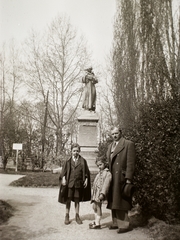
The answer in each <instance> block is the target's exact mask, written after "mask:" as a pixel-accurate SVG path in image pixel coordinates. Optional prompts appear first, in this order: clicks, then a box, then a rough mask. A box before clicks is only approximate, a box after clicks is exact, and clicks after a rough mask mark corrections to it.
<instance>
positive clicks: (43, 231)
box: [0, 174, 152, 240]
mask: <svg viewBox="0 0 180 240" xmlns="http://www.w3.org/2000/svg"><path fill="white" fill-rule="evenodd" d="M20 177H22V176H21V175H10V174H0V198H1V200H4V201H6V202H8V203H9V204H10V205H11V206H12V207H14V208H15V212H14V216H12V217H11V218H10V219H9V220H8V222H7V223H5V224H3V225H0V239H1V240H7V239H8V240H10V239H13V240H25V239H26V240H57V239H61V240H92V239H93V240H101V239H102V240H109V239H113V240H116V239H118V240H119V239H123V240H152V238H150V237H148V236H147V234H146V231H145V230H144V229H143V228H136V229H134V230H133V231H131V232H128V233H124V234H117V233H116V230H109V229H108V227H107V226H108V225H109V224H111V215H110V211H109V210H108V209H106V206H105V205H103V219H102V229H100V230H92V229H89V223H90V222H91V221H92V220H93V217H94V215H93V211H92V205H91V204H90V202H84V203H81V205H80V216H81V219H82V220H83V224H82V225H78V224H77V223H76V222H75V220H74V216H75V212H74V204H72V206H71V212H70V219H71V220H72V222H71V224H70V225H64V216H65V205H62V204H60V203H58V201H57V196H58V191H59V190H58V188H23V187H12V186H9V184H10V183H11V182H12V181H14V180H17V179H18V178H20Z"/></svg>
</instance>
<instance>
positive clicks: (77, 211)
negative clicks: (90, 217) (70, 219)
mask: <svg viewBox="0 0 180 240" xmlns="http://www.w3.org/2000/svg"><path fill="white" fill-rule="evenodd" d="M74 206H75V211H76V217H75V218H76V222H77V223H78V224H82V221H81V219H80V217H79V207H80V204H79V200H76V199H75V201H74Z"/></svg>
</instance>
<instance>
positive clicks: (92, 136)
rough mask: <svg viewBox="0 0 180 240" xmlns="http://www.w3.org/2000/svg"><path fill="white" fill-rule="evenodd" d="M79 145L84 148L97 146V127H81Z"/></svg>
mask: <svg viewBox="0 0 180 240" xmlns="http://www.w3.org/2000/svg"><path fill="white" fill-rule="evenodd" d="M79 144H80V146H84V147H88V146H89V147H90V146H91V147H92V146H95V147H96V146H97V127H96V126H93V125H80V126H79Z"/></svg>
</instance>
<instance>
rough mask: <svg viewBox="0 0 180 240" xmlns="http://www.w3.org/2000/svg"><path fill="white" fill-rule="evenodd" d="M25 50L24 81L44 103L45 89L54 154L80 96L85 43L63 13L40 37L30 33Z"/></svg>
mask: <svg viewBox="0 0 180 240" xmlns="http://www.w3.org/2000/svg"><path fill="white" fill-rule="evenodd" d="M25 50H26V53H27V56H28V61H29V62H27V64H26V72H27V75H26V82H27V84H28V85H29V86H30V87H31V90H33V92H34V94H35V95H36V96H37V97H38V98H39V99H42V100H43V101H44V104H46V93H47V91H49V96H48V104H47V108H46V109H47V112H48V117H49V119H50V120H51V122H48V124H49V125H50V126H51V127H53V128H54V132H55V135H56V154H58V153H59V152H61V151H62V150H63V146H64V144H63V135H64V134H65V132H66V130H67V129H68V125H69V124H72V122H71V120H72V119H73V115H74V114H75V111H76V109H77V107H78V104H79V102H80V99H81V93H82V85H81V83H80V82H81V81H80V79H81V72H82V70H83V68H84V65H85V64H86V62H87V61H88V60H89V55H88V53H87V50H86V43H85V41H84V39H83V38H82V37H79V36H78V33H77V31H76V30H75V29H74V28H73V27H72V25H71V24H70V22H69V20H68V18H67V17H66V16H63V17H61V16H58V17H57V18H55V20H54V21H53V22H52V24H51V25H50V26H49V27H48V30H47V33H46V34H44V36H43V38H41V40H40V41H38V38H37V36H36V35H35V34H33V35H32V36H31V39H30V41H29V42H28V43H27V45H26V48H25ZM72 109H73V111H72ZM70 111H71V112H70ZM44 114H45V111H44ZM42 124H43V121H42ZM43 131H44V130H43Z"/></svg>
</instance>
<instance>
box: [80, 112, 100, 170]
mask: <svg viewBox="0 0 180 240" xmlns="http://www.w3.org/2000/svg"><path fill="white" fill-rule="evenodd" d="M98 121H99V118H98V116H97V114H96V113H94V112H89V111H84V112H83V114H82V115H81V116H80V117H78V130H79V131H78V143H79V145H80V146H81V153H80V155H81V156H82V157H84V158H85V159H86V160H87V163H88V166H89V169H90V171H97V166H96V164H95V160H96V157H97V154H98V129H97V124H98Z"/></svg>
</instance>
